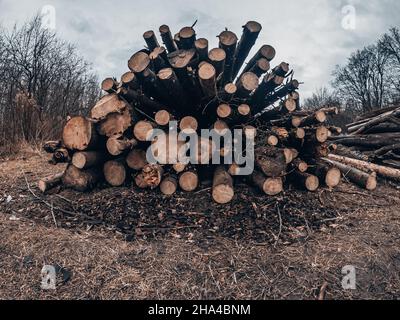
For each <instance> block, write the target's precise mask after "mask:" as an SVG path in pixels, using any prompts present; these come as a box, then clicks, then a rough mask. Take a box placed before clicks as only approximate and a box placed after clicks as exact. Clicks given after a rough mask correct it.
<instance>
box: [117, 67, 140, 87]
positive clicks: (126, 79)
mask: <svg viewBox="0 0 400 320" xmlns="http://www.w3.org/2000/svg"><path fill="white" fill-rule="evenodd" d="M121 86H122V87H125V88H128V89H132V90H138V89H139V88H140V84H139V82H138V80H137V78H136V76H135V74H134V73H133V72H132V71H128V72H125V73H124V74H123V75H122V76H121Z"/></svg>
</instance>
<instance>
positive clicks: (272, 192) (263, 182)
mask: <svg viewBox="0 0 400 320" xmlns="http://www.w3.org/2000/svg"><path fill="white" fill-rule="evenodd" d="M252 181H253V183H254V184H255V185H256V186H257V187H258V188H259V189H260V190H261V191H263V192H264V193H265V194H267V195H269V196H276V195H278V194H280V193H281V192H282V191H283V182H282V178H268V177H265V176H264V175H263V174H262V173H260V172H257V171H254V172H253V174H252Z"/></svg>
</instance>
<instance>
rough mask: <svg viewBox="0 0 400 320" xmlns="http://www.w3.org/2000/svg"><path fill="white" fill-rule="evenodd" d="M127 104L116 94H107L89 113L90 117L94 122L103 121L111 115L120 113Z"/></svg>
mask: <svg viewBox="0 0 400 320" xmlns="http://www.w3.org/2000/svg"><path fill="white" fill-rule="evenodd" d="M127 107H128V104H127V103H126V102H125V101H124V100H121V99H120V98H119V97H118V95H117V94H116V93H112V94H108V95H106V96H104V97H103V98H101V99H100V100H99V102H97V103H96V105H95V106H94V107H93V108H92V110H91V111H90V117H91V118H92V119H95V120H103V119H105V118H106V117H107V116H108V115H109V114H111V113H121V112H122V111H123V110H125V109H126V108H127Z"/></svg>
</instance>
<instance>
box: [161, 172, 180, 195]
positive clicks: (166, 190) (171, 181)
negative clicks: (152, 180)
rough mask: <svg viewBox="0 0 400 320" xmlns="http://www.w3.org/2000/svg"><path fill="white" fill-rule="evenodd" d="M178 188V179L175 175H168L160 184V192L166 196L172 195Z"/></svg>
mask: <svg viewBox="0 0 400 320" xmlns="http://www.w3.org/2000/svg"><path fill="white" fill-rule="evenodd" d="M177 188H178V179H177V178H176V176H175V175H168V176H167V177H165V178H164V179H163V181H162V182H161V184H160V191H161V192H162V193H163V194H165V195H167V196H170V195H173V194H174V193H175V192H176V190H177Z"/></svg>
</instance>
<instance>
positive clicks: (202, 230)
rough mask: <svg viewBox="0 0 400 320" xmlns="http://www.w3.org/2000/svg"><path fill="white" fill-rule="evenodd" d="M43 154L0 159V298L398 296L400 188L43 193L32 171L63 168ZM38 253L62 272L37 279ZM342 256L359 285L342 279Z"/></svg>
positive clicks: (41, 260)
mask: <svg viewBox="0 0 400 320" xmlns="http://www.w3.org/2000/svg"><path fill="white" fill-rule="evenodd" d="M47 160H48V159H47V156H46V155H44V154H40V153H37V152H25V153H24V154H20V155H18V156H17V157H14V158H10V159H6V158H3V159H0V237H1V241H0V273H1V279H2V281H1V282H0V299H311V300H313V299H322V298H323V299H398V298H400V294H399V292H400V251H399V248H400V216H399V209H400V198H399V196H400V191H399V190H397V189H396V188H395V187H394V186H391V185H389V184H388V183H385V182H381V183H380V186H379V188H378V190H377V191H376V192H374V193H369V192H366V191H365V190H361V189H358V188H357V187H355V186H353V185H350V184H347V183H346V182H345V181H344V182H343V183H342V184H341V185H340V186H339V188H338V189H336V190H335V191H330V190H327V189H320V190H319V191H318V192H317V193H304V192H300V191H296V190H288V191H286V192H285V194H284V195H281V196H279V197H276V198H271V197H265V196H262V195H260V194H259V193H258V192H257V191H256V190H251V189H250V190H248V188H247V187H242V186H241V185H240V184H239V185H238V186H237V188H236V189H237V193H236V196H235V200H234V201H233V202H232V203H230V204H229V205H225V206H220V205H216V204H214V203H213V202H212V201H211V196H210V194H209V193H210V192H209V188H208V186H202V187H201V188H200V189H199V191H197V192H195V193H193V194H184V193H178V194H177V195H175V196H174V197H172V198H168V197H166V196H163V195H160V194H158V193H157V192H151V191H141V190H138V189H136V188H135V187H132V186H131V185H127V186H125V187H123V188H114V189H108V188H105V186H99V187H98V188H97V189H96V190H94V191H93V192H91V193H85V194H80V193H77V192H74V191H70V190H60V189H57V190H54V191H53V192H51V194H48V195H42V194H40V192H39V190H38V189H37V188H36V182H37V181H38V180H39V179H40V178H42V177H44V176H46V175H48V174H49V173H52V172H54V173H55V172H59V171H61V170H62V168H60V167H54V166H52V165H50V164H48V163H47ZM8 196H11V198H12V199H11V201H9V202H8V201H7V197H8ZM9 199H10V198H9ZM56 225H57V226H56ZM45 264H53V265H58V266H60V267H62V268H63V269H62V270H63V271H64V273H63V274H64V275H67V277H65V278H64V279H62V277H59V278H60V279H58V280H59V281H58V284H57V289H56V290H42V289H41V287H40V282H41V275H40V274H41V269H42V267H43V265H45ZM346 265H353V266H355V267H356V270H357V289H356V290H344V289H342V286H341V280H342V276H343V275H342V273H341V270H342V268H343V267H344V266H346Z"/></svg>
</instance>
